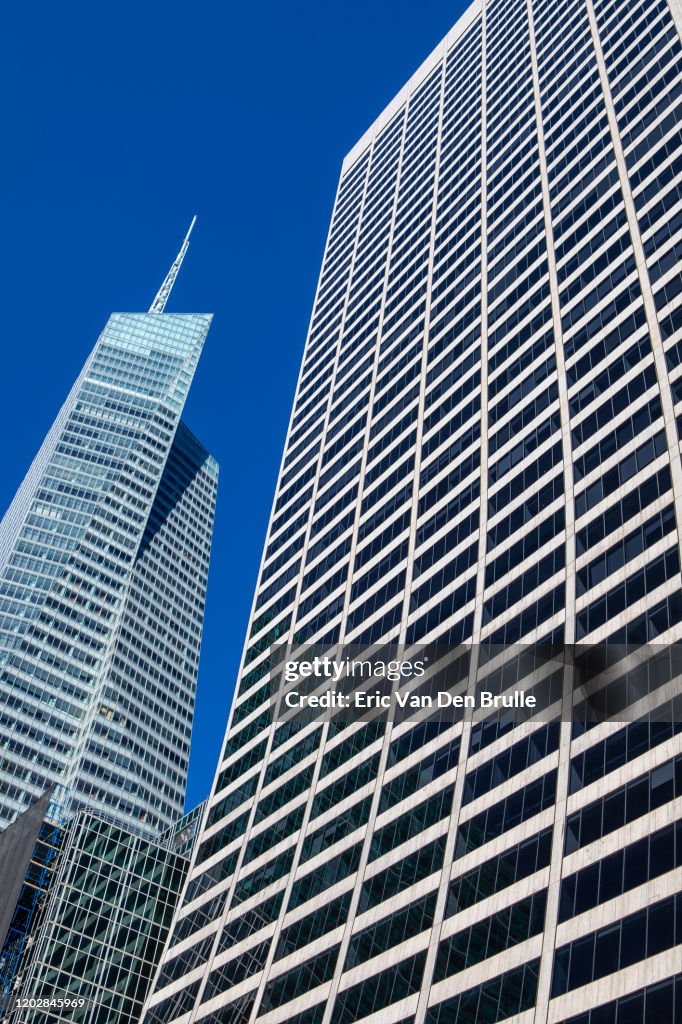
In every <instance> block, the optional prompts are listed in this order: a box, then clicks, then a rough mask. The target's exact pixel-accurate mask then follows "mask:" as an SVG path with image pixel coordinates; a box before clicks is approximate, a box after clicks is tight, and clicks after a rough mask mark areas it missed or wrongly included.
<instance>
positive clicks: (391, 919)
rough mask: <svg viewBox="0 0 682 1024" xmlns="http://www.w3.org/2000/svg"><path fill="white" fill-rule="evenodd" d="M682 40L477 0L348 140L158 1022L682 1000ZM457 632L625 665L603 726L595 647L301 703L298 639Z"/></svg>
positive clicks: (560, 1018) (330, 1019)
mask: <svg viewBox="0 0 682 1024" xmlns="http://www.w3.org/2000/svg"><path fill="white" fill-rule="evenodd" d="M414 16H415V18H418V17H419V11H418V10H417V8H416V7H415V11H414ZM681 29H682V11H681V8H680V6H679V3H678V0H670V3H668V2H667V0H656V2H654V3H646V4H645V3H642V2H641V0H635V2H634V3H625V2H624V0H566V2H565V3H561V4H558V3H557V2H556V0H487V2H485V3H481V2H480V0H479V2H476V3H474V4H473V5H472V6H471V7H470V8H469V9H468V10H467V11H466V13H465V14H464V15H463V16H462V18H461V19H460V20H459V21H458V23H457V24H456V25H455V27H454V28H453V29H452V31H451V32H450V33H449V34H448V36H447V37H446V38H445V39H444V40H443V42H442V44H441V45H440V46H439V47H438V48H437V49H436V50H435V51H434V53H433V54H432V55H431V57H429V59H428V60H427V61H426V62H425V63H424V64H423V65H422V67H421V68H420V69H419V70H418V71H417V73H416V74H415V75H414V76H413V77H412V78H411V79H410V80H409V82H408V83H407V85H406V86H405V88H404V89H403V90H402V91H401V92H400V93H399V94H398V96H397V97H396V98H395V100H394V101H393V102H392V103H391V104H390V105H389V106H388V107H387V109H386V110H385V111H384V113H383V114H382V115H381V116H380V117H379V118H378V120H377V121H376V123H375V124H374V125H373V126H372V127H371V129H370V130H369V131H368V132H367V133H366V134H365V135H364V136H363V137H362V138H361V139H360V141H359V142H358V144H357V145H356V146H355V147H354V148H353V149H352V151H351V152H350V153H349V155H348V156H347V157H346V159H345V161H344V163H343V167H342V172H341V180H340V183H339V187H338V192H337V196H336V201H335V205H334V211H333V215H332V221H331V227H330V231H329V236H328V241H327V245H326V250H325V254H324V259H323V264H322V271H321V276H320V280H319V285H318V290H317V295H316V299H315V304H314V309H313V314H312V320H311V325H310V330H309V334H308V339H307V343H306V346H305V351H304V355H303V362H302V367H301V373H300V377H299V381H298V386H297V392H296V397H295V401H294V407H293V412H292V417H291V421H290V425H289V430H288V434H287V439H286V445H285V450H284V456H283V460H282V466H281V471H280V476H279V480H278V484H277V489H276V494H275V498H274V503H273V509H272V515H271V519H270V525H269V529H268V534H267V539H266V544H265V550H264V554H263V559H262V564H261V569H260V574H259V578H258V584H257V589H256V595H255V599H254V604H253V610H252V614H251V619H250V622H249V627H248V635H247V640H246V644H245V649H244V656H243V662H242V667H241V670H240V675H239V680H238V687H237V693H236V697H235V702H234V706H233V708H232V712H231V718H230V723H229V727H228V730H227V735H226V739H225V744H224V747H223V751H222V754H221V759H220V763H219V766H218V771H217V775H216V780H215V784H214V789H213V792H212V795H211V798H210V800H209V810H208V814H207V817H206V819H205V822H204V827H203V830H202V834H201V836H200V839H199V842H198V846H197V849H196V851H195V854H194V857H193V861H192V866H191V868H190V872H189V876H188V882H187V885H186V888H185V892H184V895H183V901H182V906H181V909H180V910H179V912H178V914H177V916H176V918H175V921H174V924H173V928H172V931H171V936H170V939H169V943H168V946H167V948H166V950H165V953H164V957H163V960H162V966H161V970H160V973H159V975H158V977H157V978H156V980H155V984H154V989H153V993H152V995H151V996H150V999H149V1000H148V1003H147V1008H146V1012H145V1015H144V1017H143V1021H144V1024H246V1022H250V1024H254V1022H256V1021H257V1022H258V1024H282V1022H285V1021H286V1022H287V1024H355V1022H357V1021H366V1022H368V1024H369V1022H371V1024H413V1022H414V1024H424V1022H426V1024H446V1022H448V1024H450V1022H457V1024H479V1022H483V1021H485V1022H487V1024H492V1022H495V1021H499V1020H504V1019H513V1020H514V1021H515V1022H518V1024H531V1022H534V1024H540V1022H542V1024H545V1022H551V1024H558V1022H570V1024H604V1022H609V1024H624V1022H626V1021H627V1022H628V1024H632V1022H635V1021H651V1020H656V1021H657V1022H661V1024H663V1022H666V1024H673V1022H674V1021H679V1020H681V1019H682V976H681V974H682V959H681V954H680V943H681V942H682V932H681V922H682V905H681V904H682V884H681V883H682V860H681V855H682V854H681V847H680V842H681V836H682V831H681V830H682V821H681V819H682V741H681V739H680V735H679V731H678V728H679V727H678V725H677V724H676V723H677V722H678V720H679V719H680V718H682V714H679V713H678V705H677V703H676V702H675V701H676V698H677V689H678V681H679V675H678V673H677V665H676V658H675V657H674V649H671V647H670V643H671V642H672V641H678V640H679V639H680V637H681V635H682V629H681V622H682V594H681V592H680V532H679V531H680V513H681V511H682V505H681V504H680V502H681V500H682V483H681V476H680V474H681V471H682V470H681V465H680V441H679V436H680V435H679V431H680V423H681V418H680V414H681V413H682V274H681V273H680V270H681V269H682V262H681V261H682V86H681V84H680V83H681V82H682V77H681V74H680V73H681V72H682V46H681V44H680V31H681ZM436 641H438V643H439V644H441V645H451V646H453V647H454V646H455V645H464V646H465V647H468V649H469V650H468V655H469V656H470V662H469V665H468V667H467V669H466V673H465V676H464V678H463V679H462V680H461V686H462V687H463V689H464V691H468V689H469V688H474V689H475V688H476V687H477V686H478V685H479V681H480V678H481V675H483V676H484V677H485V676H486V674H488V675H489V676H490V677H491V679H492V680H493V681H496V684H497V685H498V687H499V688H501V689H502V690H504V689H505V685H506V684H505V679H504V678H503V677H500V676H497V677H493V676H492V673H493V672H494V668H493V667H492V666H493V664H494V662H493V661H491V662H488V661H487V658H488V655H487V654H486V653H485V652H487V651H488V650H491V649H494V648H503V649H504V650H503V652H502V654H501V655H500V657H502V659H503V661H504V658H505V657H506V655H505V653H504V652H508V655H509V657H510V658H513V657H515V655H514V649H515V647H516V646H522V647H523V648H524V649H526V651H528V650H531V651H532V650H533V649H534V645H536V644H539V643H542V644H543V645H547V644H551V645H555V646H560V645H565V648H566V650H567V651H569V652H572V651H575V650H576V649H575V648H574V645H576V644H579V645H580V649H579V650H578V651H577V653H576V658H578V657H581V658H584V657H585V656H589V655H590V652H592V651H599V650H601V651H602V653H603V648H604V647H605V646H607V649H608V650H616V651H617V650H620V649H622V650H623V652H624V659H623V660H624V661H625V663H626V667H625V670H624V672H622V673H621V674H620V675H619V674H618V671H617V669H618V663H616V670H615V671H614V674H612V678H611V679H610V681H609V680H608V678H606V677H605V678H602V679H601V681H600V682H599V693H600V695H601V697H600V699H601V707H602V712H604V709H605V711H606V715H604V714H603V713H602V716H601V719H599V718H596V719H594V720H593V721H588V719H589V715H584V714H582V712H581V709H580V708H579V707H578V703H577V702H578V701H579V700H580V699H583V698H581V697H580V692H578V693H576V694H574V692H573V685H572V683H571V685H567V679H570V677H569V675H568V673H564V670H563V669H561V670H559V675H558V676H557V677H556V678H553V679H550V682H549V689H548V692H549V693H550V696H552V697H553V703H551V704H550V705H549V708H548V709H545V710H548V712H549V714H548V715H546V716H545V718H544V720H542V721H541V720H539V719H538V720H532V719H529V720H527V721H525V722H519V721H511V723H510V721H509V720H504V719H499V718H491V719H490V720H484V721H479V720H477V719H476V718H475V717H474V716H473V714H465V715H463V716H462V717H461V718H460V720H459V721H452V722H450V723H449V724H448V725H447V727H446V728H442V727H441V726H442V724H443V723H442V722H428V721H427V722H426V723H421V722H420V723H415V722H410V721H406V722H402V723H397V722H388V723H386V722H379V723H378V725H374V726H368V725H365V724H362V723H356V724H352V723H350V724H349V723H347V722H346V723H341V725H342V726H343V727H339V725H338V724H336V723H332V724H330V723H329V722H328V721H321V720H318V721H311V722H310V723H309V724H303V725H301V723H298V725H297V726H294V725H288V724H285V723H283V722H282V721H281V720H280V719H278V716H277V714H273V713H272V710H271V707H270V703H269V700H270V696H271V692H274V693H275V694H276V693H277V687H278V686H279V685H280V674H279V672H278V670H277V667H276V666H278V665H279V658H278V657H277V658H276V657H275V647H276V648H277V650H278V651H281V648H282V645H283V644H286V645H288V646H287V647H286V650H287V652H290V651H291V652H293V651H294V650H295V648H296V647H297V645H299V644H304V642H307V643H310V644H312V643H314V644H315V645H316V648H317V649H320V650H322V649H328V650H332V651H333V650H334V645H335V644H340V643H342V644H344V645H346V644H355V645H360V646H361V645H363V644H378V643H380V642H381V643H384V642H385V643H391V644H395V645H397V648H398V649H399V650H403V651H406V652H407V651H409V650H410V649H412V648H414V647H416V648H417V649H419V648H420V647H421V648H423V646H424V645H425V644H429V643H433V642H436ZM631 658H635V661H638V664H637V665H636V666H635V665H634V663H633V662H632V661H629V660H628V659H631ZM521 662H522V659H521V660H520V661H519V662H518V663H514V662H513V661H512V662H511V663H510V664H512V668H514V670H515V671H516V672H517V675H516V676H514V672H510V679H512V681H513V682H514V683H515V684H517V683H518V682H519V679H520V681H521V682H523V678H524V677H523V676H522V675H520V671H521V669H520V667H519V666H520V665H521ZM489 670H490V671H489ZM607 675H608V673H607ZM493 681H491V683H490V689H491V691H492V689H493ZM271 683H272V685H271ZM609 687H610V688H609ZM626 705H627V707H626ZM625 710H627V716H626V715H625V714H624V712H625ZM582 711H584V708H583V709H582ZM609 717H610V719H611V720H606V719H608V718H609ZM587 725H591V726H592V727H591V728H587Z"/></svg>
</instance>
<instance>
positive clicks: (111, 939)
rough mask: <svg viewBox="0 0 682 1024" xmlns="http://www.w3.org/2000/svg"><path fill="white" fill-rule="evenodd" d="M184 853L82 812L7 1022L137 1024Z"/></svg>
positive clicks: (8, 1004) (66, 836)
mask: <svg viewBox="0 0 682 1024" xmlns="http://www.w3.org/2000/svg"><path fill="white" fill-rule="evenodd" d="M188 863H189V862H188V860H187V857H186V855H183V854H181V853H180V852H179V851H177V850H175V849H173V848H172V847H169V845H168V842H162V841H161V837H159V839H157V840H156V841H154V840H150V839H148V838H147V837H146V836H145V835H140V834H139V833H133V832H130V831H128V830H126V829H122V828H121V827H119V826H118V825H116V824H114V823H113V822H111V821H107V820H105V819H104V818H102V817H99V816H95V815H93V814H92V813H90V812H89V811H79V812H78V813H76V814H75V815H74V816H73V817H72V818H71V819H70V821H69V822H68V823H67V825H66V826H65V828H64V830H63V836H62V841H61V849H60V851H59V853H58V854H57V858H56V861H55V863H54V866H53V877H52V879H51V882H50V885H49V888H48V889H47V892H46V895H45V899H44V903H43V904H42V906H41V909H40V911H39V916H38V918H37V919H36V922H35V924H34V927H33V928H32V930H31V933H30V936H29V939H28V942H27V944H26V947H25V949H24V951H23V955H22V958H21V961H20V966H19V971H18V973H17V974H16V976H15V977H14V978H13V979H12V984H11V987H9V990H8V991H7V992H6V993H5V1000H4V1006H3V1009H4V1014H5V1016H4V1017H3V1020H6V1021H8V1022H11V1024H50V1022H52V1021H69V1022H70V1024H95V1022H97V1024H105V1022H107V1024H114V1022H115V1024H137V1021H139V1019H140V1012H141V1010H142V1004H143V1002H144V998H145V996H146V994H147V990H148V988H149V984H150V982H151V979H152V976H153V974H154V970H155V967H156V965H157V963H158V958H159V955H160V952H161V949H162V948H163V944H164V941H165V939H166V937H167V935H168V929H169V926H170V923H171V919H172V915H173V910H174V909H175V905H176V902H177V898H178V893H179V891H180V889H181V888H182V884H183V881H184V877H185V875H186V873H187V867H188Z"/></svg>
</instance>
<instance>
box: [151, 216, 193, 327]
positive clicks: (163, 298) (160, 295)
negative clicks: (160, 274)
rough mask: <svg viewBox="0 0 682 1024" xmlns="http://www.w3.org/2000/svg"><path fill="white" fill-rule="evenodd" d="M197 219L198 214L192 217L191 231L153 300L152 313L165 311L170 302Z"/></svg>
mask: <svg viewBox="0 0 682 1024" xmlns="http://www.w3.org/2000/svg"><path fill="white" fill-rule="evenodd" d="M196 219H197V218H196V215H195V216H194V217H192V223H191V224H190V226H189V231H188V232H187V234H186V235H185V240H184V242H183V243H182V247H181V249H180V252H179V253H178V255H177V256H176V257H175V262H174V263H173V266H172V267H171V268H170V270H169V271H168V273H167V274H166V278H165V280H164V282H163V284H162V285H161V287H160V288H159V290H158V292H157V293H156V298H155V299H154V301H153V302H152V304H151V306H150V307H149V312H150V313H163V311H164V309H165V308H166V303H167V302H168V296H169V295H170V293H171V289H172V287H173V285H174V284H175V278H176V277H177V276H178V271H179V270H180V267H181V266H182V261H183V260H184V258H185V253H186V252H187V249H188V247H189V236H190V235H191V234H192V228H193V227H194V223H195V221H196Z"/></svg>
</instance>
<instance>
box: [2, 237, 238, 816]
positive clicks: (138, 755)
mask: <svg viewBox="0 0 682 1024" xmlns="http://www.w3.org/2000/svg"><path fill="white" fill-rule="evenodd" d="M186 248H187V239H186V240H185V243H184V245H183V248H182V250H181V253H180V256H179V257H178V259H177V260H176V262H175V263H174V264H173V267H172V268H171V271H170V272H169V275H168V277H167V278H166V280H165V281H164V284H163V286H162V288H161V291H160V292H159V295H158V296H157V298H156V300H155V302H154V304H153V306H152V309H151V310H150V312H149V313H115V314H113V315H112V316H111V317H110V319H109V321H108V323H107V325H106V327H105V329H104V331H103V332H102V334H101V335H100V337H99V339H98V341H97V344H96V345H95V348H94V350H93V351H92V353H91V355H90V356H89V358H88V360H87V362H86V364H85V366H84V367H83V370H82V371H81V374H80V376H79V377H78V379H77V381H76V383H75V384H74V386H73V388H72V390H71V393H70V394H69V396H68V398H67V400H66V402H65V404H64V406H63V407H62V409H61V411H60V413H59V415H58V416H57V419H56V421H55V423H54V425H53V426H52V428H51V429H50V432H49V433H48V435H47V437H46V439H45V441H44V443H43V445H42V447H41V449H40V451H39V452H38V454H37V456H36V458H35V459H34V461H33V464H32V466H31V468H30V470H29V472H28V474H27V476H26V478H25V480H24V482H23V483H22V485H21V487H20V488H19V491H18V492H17V494H16V497H15V499H14V501H13V502H12V504H11V506H10V508H9V510H8V512H7V514H6V515H5V518H4V519H3V521H2V525H1V526H0V603H1V606H2V617H1V619H0V703H1V708H2V710H1V714H0V826H4V825H7V824H8V823H9V822H11V821H13V820H14V818H15V817H16V816H17V815H18V814H19V813H20V812H21V811H22V810H23V809H24V808H25V807H27V806H28V805H29V803H30V802H31V801H32V800H33V799H35V798H36V797H37V796H39V795H40V794H42V793H43V792H44V791H45V790H46V789H51V788H52V787H53V786H55V784H57V786H58V789H57V792H56V794H55V798H56V799H57V800H58V801H59V802H60V803H61V804H62V807H63V809H64V810H65V811H66V812H67V813H69V812H75V811H77V810H79V809H80V808H84V807H87V808H88V809H89V810H91V811H101V812H104V813H107V814H109V815H113V816H114V818H115V820H116V821H117V822H118V823H119V824H121V825H123V826H126V825H129V826H131V827H137V828H139V827H144V828H147V829H148V832H149V834H150V835H153V834H155V833H156V832H157V831H158V830H160V829H162V828H167V827H169V826H170V825H171V823H172V822H173V821H174V820H176V819H177V818H178V817H179V816H180V815H181V814H182V810H183V804H184V797H185V784H186V778H187V763H188V756H189V743H190V735H191V729H192V715H193V711H194V698H195V689H196V678H197V667H198V660H199V647H200V641H201V630H202V622H203V614H204V600H205V595H206V580H207V572H208V562H209V554H210V547H211V534H212V528H213V517H214V510H215V500H216V488H217V478H218V467H217V464H216V462H215V461H214V459H213V458H212V457H211V456H210V455H209V454H208V453H207V452H206V450H205V449H204V448H203V446H202V445H201V444H200V443H199V442H198V441H197V440H196V438H195V437H194V436H193V435H192V434H191V432H190V431H189V430H188V429H187V427H186V426H185V425H184V423H182V422H181V420H180V417H181V415H182V410H183V406H184V403H185V399H186V397H187V392H188V390H189V387H190V384H191V382H192V378H193V375H194V371H195V368H196V364H197V361H198V358H199V355H200V353H201V349H202V346H203V343H204V339H205V337H206V333H207V331H208V328H209V325H210V321H211V317H210V315H204V314H175V313H164V312H163V309H164V305H165V301H166V298H167V296H168V293H169V292H170V288H171V286H172V283H173V280H174V278H175V275H176V274H177V271H178V269H179V266H180V262H181V259H182V256H184V253H185V251H186Z"/></svg>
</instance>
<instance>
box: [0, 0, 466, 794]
mask: <svg viewBox="0 0 682 1024" xmlns="http://www.w3.org/2000/svg"><path fill="white" fill-rule="evenodd" d="M464 7H465V4H464V3H461V2H456V3H445V2H442V0H419V2H417V0H411V2H408V0H390V2H389V0H344V2H343V3H340V2H337V3H324V2H323V0H319V2H317V3H315V2H312V0H290V2H284V0H281V2H279V3H264V2H257V0H252V2H251V3H248V4H239V5H237V4H233V3H225V2H222V3H220V2H218V0H213V2H211V3H206V2H202V0H198V2H194V3H186V2H185V3H177V2H170V3H165V4H161V3H158V2H157V0H151V2H147V0H143V2H142V3H135V4H133V3H130V2H129V0H120V2H117V3H115V4H114V3H104V4H87V5H86V4H85V3H82V2H80V0H76V2H72V3H70V4H68V3H67V4H66V5H61V4H58V5H54V4H47V3H46V2H45V0H39V2H38V3H37V4H31V5H28V4H13V5H10V6H8V7H6V8H5V11H4V15H3V33H2V36H3V38H2V41H1V42H0V94H1V95H2V96H3V100H4V103H3V106H4V130H3V143H4V145H3V151H4V155H3V159H2V161H1V162H0V194H2V196H3V197H4V199H5V202H4V210H3V245H2V251H1V255H0V259H1V261H2V262H1V266H0V281H1V282H2V289H3V293H4V294H3V341H2V345H3V385H4V386H3V399H4V400H3V402H2V404H1V405H0V430H1V431H2V436H3V437H4V438H5V439H6V443H5V445H4V446H3V447H4V472H3V474H2V476H1V477H0V509H1V510H2V511H3V512H4V509H5V508H6V507H7V505H8V504H9V501H10V500H11V498H12V495H13V493H14V491H15V490H16V488H17V486H18V484H19V482H20V481H21V478H22V477H23V475H24V473H25V471H26V469H27V468H28V465H29V463H30V460H31V459H32V457H33V455H34V454H35V452H36V450H37V448H38V446H39V444H40V442H41V440H42V438H43V436H44V434H45V432H46V430H47V428H48V427H49V425H50V423H51V421H52V419H53V418H54V416H55V414H56V412H57V410H58V408H59V406H60V405H61V403H62V401H63V400H64V398H65V396H66V393H67V391H68V389H69V387H70V385H71V383H72V381H73V379H74V377H75V375H76V373H77V372H78V370H79V369H80V366H81V364H82V363H83V361H84V359H85V356H86V355H87V353H88V351H89V350H90V348H91V347H92V345H93V344H94V341H95V340H96V338H97V335H98V333H99V331H100V330H101V329H102V327H103V325H104V323H105V321H106V319H107V316H108V315H109V313H110V312H112V311H114V310H116V311H134V312H137V311H139V310H144V309H147V308H148V307H149V304H150V302H151V300H152V299H153V297H154V294H155V292H156V290H157V288H158V286H159V284H160V282H161V280H162V279H163V276H164V274H165V272H166V270H167V268H168V266H169V265H170V263H171V261H172V259H173V257H174V256H175V253H176V252H177V249H178V247H179V243H180V242H181V240H182V237H183V235H184V232H185V230H186V228H187V226H188V224H189V221H190V219H191V216H192V214H194V213H197V214H198V218H199V219H198V221H197V225H196V228H195V230H194V234H193V236H192V245H191V248H190V253H189V255H188V257H187V260H186V262H185V266H184V267H183V271H182V275H181V278H180V279H179V281H178V284H177V285H176V288H175V291H174V293H173V296H172V298H171V302H170V303H169V306H168V309H169V310H171V311H176V312H207V311H210V312H214V313H215V320H214V324H213V328H212V330H211V332H210V334H209V337H208V341H207V344H206V348H205V350H204V354H203V356H202V360H201V362H200V364H199V369H198V371H197V376H196V378H195V382H194V385H193V389H192V392H191V395H190V399H189V402H188V405H187V408H186V414H185V419H186V420H187V423H188V425H189V426H190V427H191V428H192V430H193V431H194V432H195V433H196V434H197V435H198V436H199V438H200V439H201V440H202V441H203V443H204V444H205V445H206V446H207V447H208V448H209V449H210V450H211V451H212V452H213V453H214V454H215V455H216V457H217V458H218V460H219V462H220V464H221V482H220V492H219V500H218V515H217V520H216V531H215V539H214V546H213V557H212V564H211V575H210V580H209V594H208V609H207V617H206V624H205V631H204V645H203V652H202V660H201V669H200V674H199V693H198V701H197V709H196V716H195V726H194V736H193V749H192V759H191V764H190V780H189V789H188V805H190V806H191V805H192V804H193V803H195V802H196V801H198V800H200V799H202V798H203V797H204V796H205V795H206V794H207V793H208V791H209V789H210V786H211V782H212V778H213V773H214V769H215V762H216V758H217V756H218V751H219V748H220V743H221V739H222V736H223V732H224V728H225V724H226V721H227V715H228V710H229V704H230V699H231V695H232V691H233V688H234V680H235V676H236V673H237V669H238V664H239V658H240V655H241V650H242V644H243V639H244V631H245V628H246V623H247V619H248V615H249V610H250V606H251V598H252V595H253V588H254V584H255V581H256V575H257V572H258V565H259V562H260V556H261V550H262V545H263V539H264V536H265V530H266V527H267V520H268V514H269V509H270V503H271V498H272V493H273V489H274V485H275V481H276V478H277V470H278V467H279V461H280V457H281V451H282V445H283V442H284V436H285V432H286V426H287V422H288V418H289V411H290V407H291V402H292V398H293V393H294V387H295V382H296V377H297V374H298V366H299V363H300V358H301V354H302V350H303V344H304V342H305V335H306V330H307V326H308V318H309V315H310V309H311V305H312V300H313V296H314V291H315V285H316V282H317V275H318V271H319V264H320V260H321V256H322V250H323V246H324V240H325V235H326V231H327V226H328V221H329V217H330V214H331V207H332V203H333V199H334V193H335V189H336V183H337V179H338V174H339V170H340V166H341V161H342V159H343V156H344V155H345V153H346V152H347V151H348V150H349V149H350V148H351V147H352V145H353V144H354V143H355V141H356V140H357V139H358V138H359V137H360V135H362V133H363V132H364V131H365V129H366V128H367V127H368V126H369V124H370V123H371V122H372V121H373V120H374V118H375V117H376V116H377V115H378V114H379V113H380V111H381V110H382V108H383V107H384V106H385V105H386V104H387V103H388V102H389V100H390V99H391V98H392V96H393V95H394V94H395V93H396V92H397V91H398V89H400V87H401V86H402V85H403V84H404V82H405V81H406V79H407V78H408V77H409V76H410V75H411V74H412V72H413V71H415V70H416V68H417V67H418V66H419V64H420V63H421V62H422V60H424V59H425V58H426V57H427V56H428V54H429V52H430V51H431V50H432V49H433V47H434V46H435V45H436V44H437V43H438V42H439V40H440V39H441V38H442V37H443V36H444V35H445V33H446V32H447V31H448V29H449V28H450V27H451V25H452V24H454V22H455V21H456V20H457V18H458V17H459V14H460V13H461V11H462V10H463V9H464Z"/></svg>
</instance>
